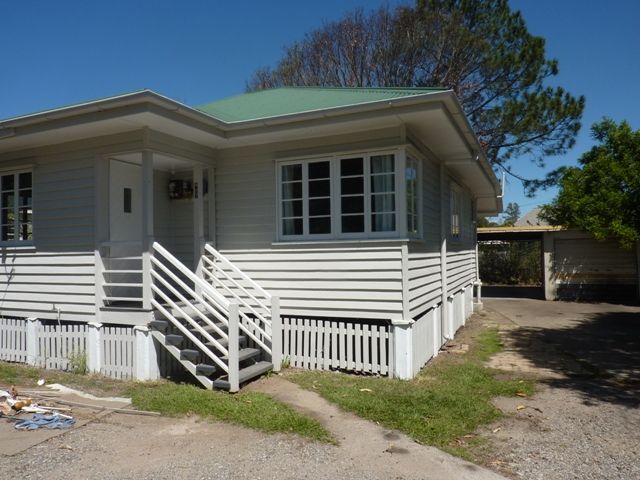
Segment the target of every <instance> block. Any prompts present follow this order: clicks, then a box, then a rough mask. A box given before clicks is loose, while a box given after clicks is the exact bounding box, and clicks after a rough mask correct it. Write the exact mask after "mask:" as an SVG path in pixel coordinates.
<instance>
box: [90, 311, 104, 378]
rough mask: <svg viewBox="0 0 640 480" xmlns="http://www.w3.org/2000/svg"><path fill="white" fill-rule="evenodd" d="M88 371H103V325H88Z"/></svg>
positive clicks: (96, 323)
mask: <svg viewBox="0 0 640 480" xmlns="http://www.w3.org/2000/svg"><path fill="white" fill-rule="evenodd" d="M87 326H88V327H89V328H88V332H87V369H88V370H89V372H91V373H100V370H102V324H101V323H98V322H89V323H88V324H87Z"/></svg>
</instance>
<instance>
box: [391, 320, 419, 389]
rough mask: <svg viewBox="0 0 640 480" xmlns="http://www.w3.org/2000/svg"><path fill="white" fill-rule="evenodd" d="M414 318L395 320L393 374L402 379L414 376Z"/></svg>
mask: <svg viewBox="0 0 640 480" xmlns="http://www.w3.org/2000/svg"><path fill="white" fill-rule="evenodd" d="M413 324H414V322H413V320H409V321H405V320H394V321H393V322H392V324H391V325H392V328H393V356H394V358H393V370H394V371H393V376H394V377H395V378H399V379H401V380H410V379H411V378H413Z"/></svg>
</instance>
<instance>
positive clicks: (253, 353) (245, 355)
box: [221, 348, 260, 362]
mask: <svg viewBox="0 0 640 480" xmlns="http://www.w3.org/2000/svg"><path fill="white" fill-rule="evenodd" d="M258 355H260V350H259V349H257V348H242V349H240V351H239V352H238V361H240V362H243V361H245V360H248V359H250V358H253V357H257V356H258ZM221 358H222V360H224V361H227V360H229V357H227V356H226V355H225V356H224V357H221Z"/></svg>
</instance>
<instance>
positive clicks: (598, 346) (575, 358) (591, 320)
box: [509, 312, 640, 407]
mask: <svg viewBox="0 0 640 480" xmlns="http://www.w3.org/2000/svg"><path fill="white" fill-rule="evenodd" d="M509 335H510V337H511V339H512V341H513V342H514V345H513V346H514V348H515V349H516V350H517V351H518V352H519V353H520V354H521V355H523V356H524V357H525V358H527V359H529V360H530V361H531V362H532V363H533V364H534V365H536V366H537V367H540V368H544V369H549V370H552V371H555V372H558V373H560V374H561V375H563V376H564V378H553V379H548V380H546V383H548V384H549V385H551V386H553V387H558V388H567V389H571V390H575V391H578V392H580V393H581V394H582V395H583V397H584V399H585V402H589V401H590V400H599V401H605V402H610V403H616V404H622V405H626V406H630V407H638V406H640V312H635V313H634V312H605V313H599V314H593V315H591V316H589V317H587V318H586V319H585V320H584V321H582V322H580V323H577V324H575V325H572V326H570V327H566V328H531V327H523V328H519V329H517V330H514V331H512V332H511V333H510V334H509Z"/></svg>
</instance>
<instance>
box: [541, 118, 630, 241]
mask: <svg viewBox="0 0 640 480" xmlns="http://www.w3.org/2000/svg"><path fill="white" fill-rule="evenodd" d="M591 132H592V135H593V137H594V139H595V140H596V141H597V142H598V145H596V146H595V147H593V148H592V149H591V150H589V151H588V152H586V153H585V154H584V155H583V156H582V157H581V158H580V160H579V166H578V167H565V168H560V169H558V170H556V171H555V172H553V174H554V176H555V177H556V178H557V179H558V185H559V187H560V192H559V193H558V195H557V197H556V198H555V199H554V200H553V202H551V203H550V204H549V205H546V206H544V207H543V209H542V212H541V215H540V216H541V218H544V219H545V220H547V221H548V222H550V223H551V224H554V225H562V226H565V227H576V228H580V229H583V230H587V231H588V232H590V233H591V234H592V235H593V236H594V237H595V238H596V239H598V240H604V239H606V238H614V239H617V240H618V241H619V242H620V244H621V245H622V246H623V247H625V248H631V247H633V245H634V244H635V242H637V241H639V240H640V130H636V131H634V130H633V129H632V128H631V126H630V125H629V124H628V123H627V122H621V123H620V124H616V123H615V122H614V121H613V120H611V119H604V120H603V121H601V122H600V123H596V124H594V125H593V127H592V128H591Z"/></svg>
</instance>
